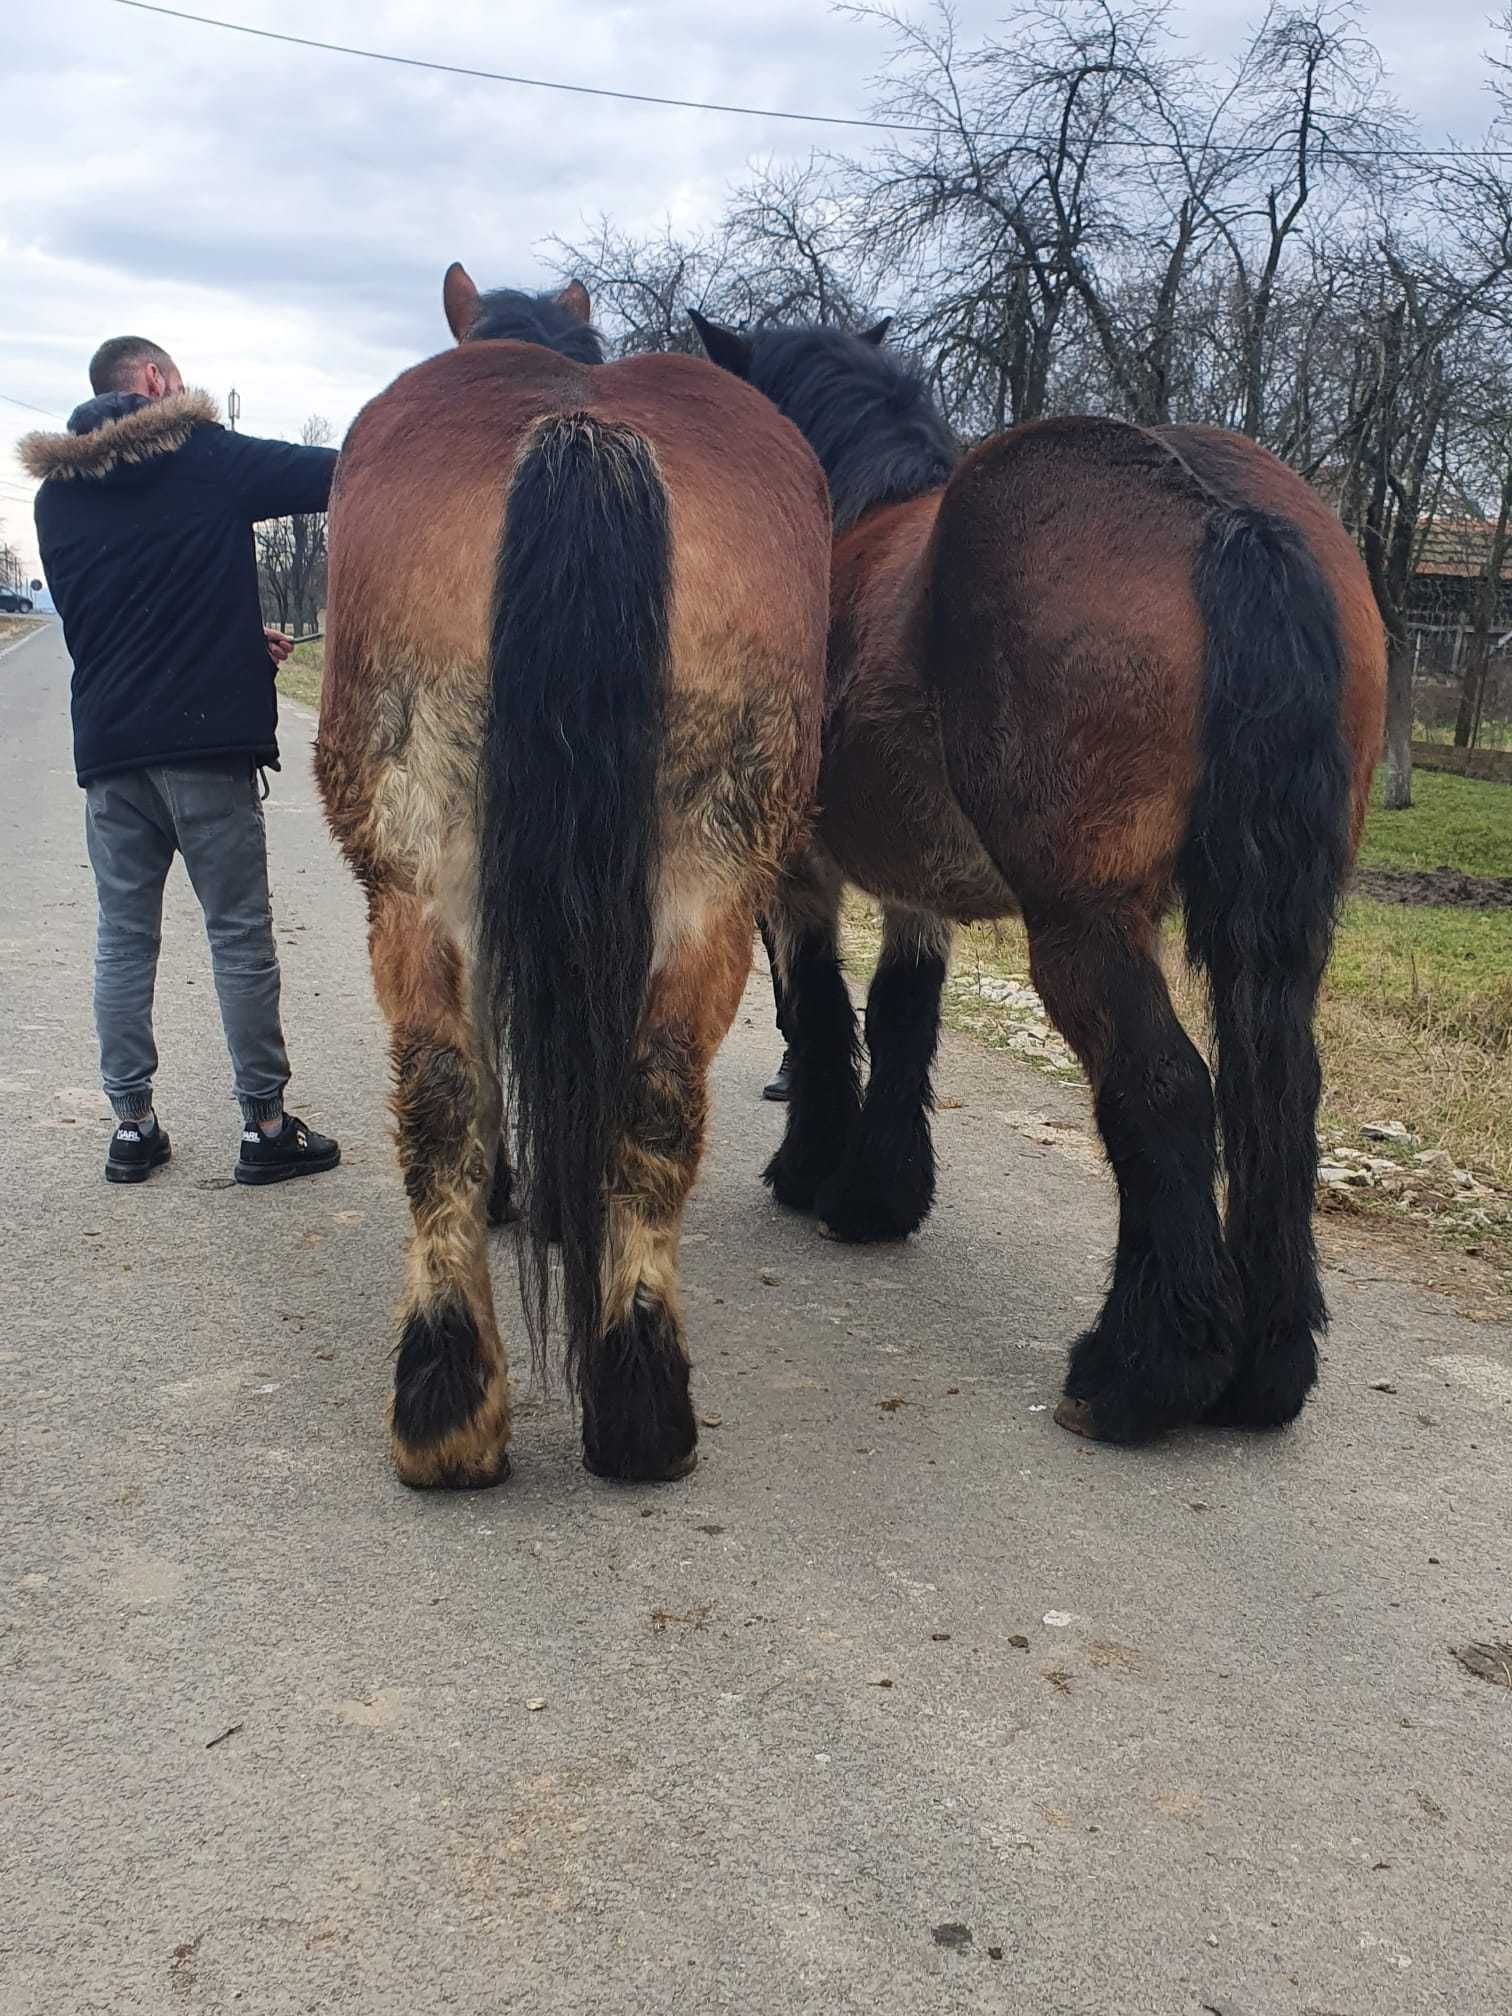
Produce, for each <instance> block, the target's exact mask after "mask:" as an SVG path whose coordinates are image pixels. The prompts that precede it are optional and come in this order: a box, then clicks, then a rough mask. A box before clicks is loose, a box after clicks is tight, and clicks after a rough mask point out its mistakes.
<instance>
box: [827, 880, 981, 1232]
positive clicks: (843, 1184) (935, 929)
mask: <svg viewBox="0 0 1512 2016" xmlns="http://www.w3.org/2000/svg"><path fill="white" fill-rule="evenodd" d="M953 936H954V928H953V926H952V925H950V924H949V923H948V922H947V921H946V920H945V919H944V918H942V917H935V916H932V915H929V914H927V913H925V912H923V911H917V910H901V909H897V908H895V907H893V906H889V907H888V908H887V909H886V910H885V911H884V913H883V935H882V954H881V957H880V958H879V960H878V961H877V970H876V972H875V973H874V974H873V976H872V983H871V987H870V989H869V991H868V993H867V997H866V1047H867V1051H868V1054H869V1056H870V1059H871V1072H870V1076H869V1077H868V1079H867V1086H866V1097H865V1099H864V1101H863V1102H862V1106H861V1114H860V1118H859V1120H858V1121H857V1122H856V1124H855V1125H854V1126H853V1127H852V1128H851V1130H850V1136H849V1140H848V1142H847V1144H846V1150H845V1156H844V1159H843V1161H842V1162H841V1164H840V1166H839V1168H838V1169H837V1170H836V1171H835V1173H834V1175H833V1176H831V1177H830V1179H829V1181H828V1182H827V1183H826V1184H825V1185H824V1187H823V1188H822V1189H821V1190H820V1192H819V1196H818V1199H817V1202H816V1208H817V1210H818V1213H819V1216H820V1218H821V1219H823V1221H824V1223H825V1225H826V1226H828V1228H829V1230H830V1231H831V1232H832V1233H834V1235H835V1237H836V1238H837V1239H844V1240H849V1241H855V1242H857V1243H861V1242H866V1241H879V1240H887V1239H906V1238H907V1237H908V1235H909V1233H910V1232H916V1231H917V1230H918V1228H919V1226H920V1225H922V1224H923V1222H924V1220H925V1219H926V1218H927V1217H928V1215H929V1211H930V1207H931V1205H932V1204H933V1203H934V1194H935V1155H934V1141H933V1137H932V1135H931V1132H930V1117H929V1116H930V1114H931V1112H932V1111H933V1108H934V1093H933V1088H932V1086H931V1083H930V1073H931V1071H932V1069H933V1066H934V1057H935V1050H936V1048H937V1046H938V1044H939V1038H940V996H941V994H942V992H943V990H944V986H945V970H946V966H947V964H948V962H949V958H950V944H951V939H952V937H953Z"/></svg>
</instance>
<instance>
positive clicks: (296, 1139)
mask: <svg viewBox="0 0 1512 2016" xmlns="http://www.w3.org/2000/svg"><path fill="white" fill-rule="evenodd" d="M340 1160H341V1149H340V1147H339V1146H338V1145H337V1143H336V1142H334V1141H333V1140H332V1139H331V1138H330V1136H329V1135H328V1134H317V1133H316V1132H315V1129H314V1128H313V1127H307V1126H306V1125H305V1123H304V1122H303V1120H301V1119H300V1117H299V1115H298V1114H297V1113H285V1115H284V1123H283V1126H282V1127H281V1128H280V1129H279V1131H278V1133H276V1134H264V1132H263V1131H262V1129H261V1127H258V1126H255V1125H254V1126H251V1127H244V1128H243V1129H242V1138H241V1154H240V1155H239V1156H238V1157H237V1163H236V1167H235V1169H233V1170H232V1172H231V1173H232V1175H233V1176H235V1178H236V1180H237V1182H238V1183H287V1182H288V1180H289V1178H290V1177H291V1176H319V1175H320V1174H321V1173H322V1172H323V1171H324V1170H326V1169H334V1168H335V1167H336V1164H337V1163H338V1162H339V1161H340Z"/></svg>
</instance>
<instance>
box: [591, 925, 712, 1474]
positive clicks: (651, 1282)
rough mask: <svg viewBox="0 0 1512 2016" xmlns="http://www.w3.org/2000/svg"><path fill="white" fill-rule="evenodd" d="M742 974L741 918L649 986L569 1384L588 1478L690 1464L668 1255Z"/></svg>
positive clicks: (673, 1264) (696, 936)
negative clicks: (601, 1264)
mask: <svg viewBox="0 0 1512 2016" xmlns="http://www.w3.org/2000/svg"><path fill="white" fill-rule="evenodd" d="M750 964H751V917H750V912H749V910H747V909H744V908H741V909H737V910H732V911H729V912H726V913H725V914H724V915H723V916H722V917H719V918H718V919H716V920H714V921H713V922H712V923H710V924H708V925H706V926H704V927H703V928H700V929H699V930H697V931H696V932H694V933H690V934H689V935H688V936H687V937H686V938H685V939H684V940H683V941H682V942H681V943H680V944H679V945H678V946H677V948H676V949H675V951H674V952H673V954H672V956H671V957H670V959H669V960H668V962H667V963H666V964H665V965H664V966H663V968H662V970H661V971H660V972H659V973H658V974H657V976H656V978H655V979H654V980H653V982H652V988H651V996H650V1000H649V1003H648V1006H647V1010H646V1014H645V1017H644V1019H643V1022H642V1025H641V1031H640V1037H639V1043H638V1047H637V1056H636V1062H635V1068H634V1073H633V1078H632V1083H631V1087H630V1096H629V1099H628V1101H627V1105H626V1112H625V1118H624V1122H623V1126H622V1129H621V1132H620V1137H619V1140H618V1143H617V1146H616V1150H615V1153H614V1158H613V1162H612V1165H611V1169H610V1180H609V1198H608V1242H607V1263H606V1268H605V1273H606V1282H605V1291H604V1308H603V1324H602V1329H601V1333H600V1335H599V1336H598V1338H597V1339H596V1340H595V1341H594V1343H593V1344H592V1345H591V1346H590V1347H589V1349H588V1351H587V1353H586V1354H585V1358H584V1362H583V1363H582V1365H581V1366H580V1367H579V1372H578V1378H579V1387H580V1391H581V1397H582V1407H583V1458H584V1461H585V1462H586V1464H587V1466H588V1468H589V1469H590V1470H592V1471H594V1472H595V1473H596V1474H597V1475H599V1476H601V1477H607V1478H611V1479H614V1480H616V1481H619V1482H637V1481H638V1482H660V1481H666V1480H670V1479H673V1478H676V1477H681V1476H685V1475H686V1474H687V1472H688V1471H689V1470H691V1469H692V1468H693V1466H694V1463H695V1462H696V1460H697V1455H696V1449H697V1439H698V1428H697V1423H696V1420H695V1417H694V1413H693V1404H692V1399H691V1397H690V1392H689V1378H690V1373H689V1364H688V1354H687V1347H686V1343H685V1341H684V1327H683V1315H682V1299H681V1293H680V1288H679V1278H678V1264H677V1247H678V1237H679V1234H680V1232H681V1228H682V1215H683V1208H684V1205H685V1204H686V1202H687V1197H688V1192H689V1191H690V1190H691V1189H692V1187H693V1182H694V1179H695V1178H696V1176H697V1174H698V1166H699V1163H700V1161H701V1159H702V1155H703V1143H704V1130H705V1125H706V1121H707V1115H708V1090H707V1077H708V1069H709V1065H710V1063H711V1061H712V1059H713V1056H714V1052H715V1051H716V1050H717V1049H718V1047H719V1044H720V1041H721V1039H722V1038H723V1036H724V1035H725V1033H726V1031H727V1030H728V1029H729V1026H730V1024H731V1022H733V1021H734V1019H735V1011H736V1008H737V1007H738V1005H739V1002H740V996H741V991H742V989H743V987H744V985H745V978H746V974H747V973H748V972H749V970H750Z"/></svg>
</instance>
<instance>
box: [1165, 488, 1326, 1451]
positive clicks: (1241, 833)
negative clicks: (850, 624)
mask: <svg viewBox="0 0 1512 2016" xmlns="http://www.w3.org/2000/svg"><path fill="white" fill-rule="evenodd" d="M1195 587H1196V594H1197V599H1198V603H1199V605H1200V607H1201V611H1202V615H1203V619H1204V621H1205V623H1206V626H1207V652H1206V658H1205V662H1204V673H1203V685H1204V695H1203V727H1202V754H1201V774H1200V777H1199V781H1198V785H1197V792H1196V798H1195V802H1194V805H1193V810H1192V817H1191V825H1190V829H1189V832H1188V836H1187V839H1186V842H1185V846H1184V849H1183V853H1182V856H1181V863H1180V871H1179V873H1180V881H1181V887H1182V893H1183V896H1184V898H1185V904H1186V939H1187V950H1188V954H1189V956H1190V957H1191V959H1192V960H1193V962H1194V964H1196V965H1198V966H1199V967H1201V968H1202V970H1203V971H1204V973H1205V975H1206V978H1207V982H1208V988H1209V992H1210V996H1211V1001H1212V1011H1213V1024H1214V1030H1215V1034H1216V1036H1217V1046H1218V1073H1217V1098H1218V1117H1219V1121H1220V1125H1221V1128H1222V1134H1223V1153H1224V1163H1225V1167H1226V1170H1227V1176H1228V1200H1227V1212H1226V1224H1227V1236H1228V1244H1229V1250H1230V1252H1231V1254H1232V1256H1233V1260H1234V1264H1235V1267H1236V1270H1237V1275H1238V1282H1239V1288H1240V1293H1241V1296H1242V1306H1243V1312H1244V1348H1243V1357H1242V1362H1241V1367H1240V1370H1239V1372H1238V1374H1237V1384H1238V1388H1239V1391H1238V1392H1236V1394H1235V1395H1234V1396H1233V1400H1234V1411H1235V1414H1236V1418H1239V1417H1242V1418H1243V1419H1244V1420H1246V1421H1247V1422H1248V1423H1249V1424H1250V1425H1253V1426H1262V1425H1279V1424H1280V1423H1281V1422H1283V1421H1287V1420H1290V1419H1292V1418H1293V1416H1294V1415H1295V1414H1296V1413H1297V1411H1298V1410H1299V1409H1300V1407H1301V1405H1302V1402H1303V1400H1304V1399H1305V1397H1306V1395H1307V1392H1308V1390H1309V1388H1310V1387H1311V1386H1312V1384H1313V1381H1314V1380H1315V1379H1316V1377H1317V1345H1316V1333H1317V1332H1318V1331H1320V1330H1321V1329H1322V1328H1323V1326H1324V1324H1325V1322H1326V1320H1327V1314H1326V1310H1325V1307H1324V1302H1323V1293H1322V1287H1321V1284H1320V1283H1319V1280H1318V1269H1317V1254H1316V1249H1315V1247H1314V1244H1313V1232H1312V1209H1313V1189H1314V1184H1315V1182H1316V1178H1317V1160H1318V1157H1317V1111H1318V1098H1319V1092H1320V1089H1321V1078H1320V1071H1319V1064H1318V1052H1317V1047H1316V1044H1315V1041H1314V1037H1313V1016H1314V1011H1315V1008H1316V1004H1317V997H1318V987H1319V983H1320V981H1321V980H1322V977H1323V969H1324V967H1325V966H1326V964H1327V962H1328V954H1329V948H1330V946H1331V944H1332V940H1333V929H1334V921H1335V917H1336V914H1337V910H1338V905H1339V900H1340V894H1341V891H1342V888H1343V884H1344V878H1345V876H1346V874H1347V872H1348V867H1349V858H1350V851H1351V843H1350V837H1349V831H1350V829H1349V804H1350V761H1349V752H1348V748H1347V745H1346V741H1345V736H1344V729H1343V724H1342V718H1341V715H1342V703H1343V693H1344V673H1345V663H1344V647H1343V644H1342V641H1341V638H1340V633H1339V624H1338V616H1337V612H1336V609H1335V606H1334V598H1333V595H1332V593H1331V591H1330V589H1329V586H1328V583H1327V581H1326V579H1325V578H1324V575H1323V572H1322V570H1321V568H1320V566H1319V564H1318V562H1317V560H1316V559H1315V558H1314V557H1313V554H1312V553H1311V551H1310V550H1309V548H1308V546H1307V544H1306V542H1305V540H1304V538H1303V536H1302V534H1301V533H1300V531H1298V530H1297V529H1296V528H1295V527H1294V526H1292V525H1290V524H1288V523H1286V522H1285V521H1284V520H1282V519H1279V518H1276V517H1273V516H1271V515H1269V514H1268V513H1265V512H1262V511H1259V510H1251V509H1228V508H1224V509H1221V510H1219V511H1218V512H1216V513H1215V514H1214V515H1213V517H1212V518H1211V519H1210V521H1209V524H1208V527H1207V531H1206V534H1205V536H1204V539H1203V542H1202V546H1201V549H1200V551H1199V553H1198V557H1197V564H1196V582H1195Z"/></svg>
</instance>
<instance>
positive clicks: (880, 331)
mask: <svg viewBox="0 0 1512 2016" xmlns="http://www.w3.org/2000/svg"><path fill="white" fill-rule="evenodd" d="M892 325H893V318H892V317H891V315H884V316H883V317H882V320H881V321H880V322H873V324H872V326H871V327H870V329H863V330H862V331H861V341H862V342H863V343H875V344H878V345H879V346H880V345H881V344H883V343H885V342H886V341H887V332H888V330H889V329H891V327H892Z"/></svg>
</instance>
